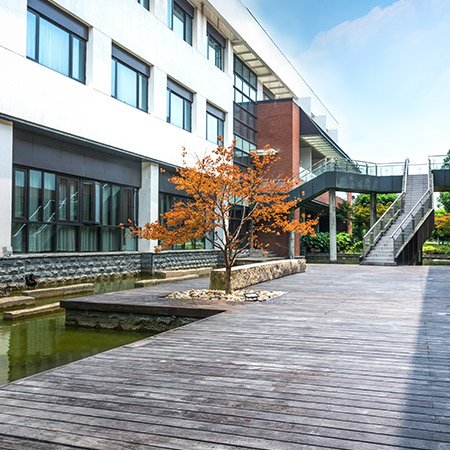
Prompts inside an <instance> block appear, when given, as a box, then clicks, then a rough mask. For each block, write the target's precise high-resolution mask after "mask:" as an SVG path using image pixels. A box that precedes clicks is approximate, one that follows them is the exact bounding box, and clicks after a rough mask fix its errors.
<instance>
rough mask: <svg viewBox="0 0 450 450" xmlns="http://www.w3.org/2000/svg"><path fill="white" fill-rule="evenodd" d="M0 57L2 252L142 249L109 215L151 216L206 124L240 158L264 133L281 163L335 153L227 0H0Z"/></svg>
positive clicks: (278, 63)
mask: <svg viewBox="0 0 450 450" xmlns="http://www.w3.org/2000/svg"><path fill="white" fill-rule="evenodd" d="M0 67H1V68H2V70H0V86H1V95H0V152H1V157H2V165H1V167H0V184H1V192H2V201H1V206H0V208H1V214H0V250H2V252H3V253H4V254H10V253H11V250H12V254H13V255H16V254H17V255H30V254H43V253H45V254H49V253H50V254H52V253H64V254H66V253H71V252H78V253H79V252H82V253H84V252H104V253H108V252H120V251H141V252H148V251H152V250H153V248H154V246H155V244H156V243H155V242H151V241H139V242H136V241H134V240H130V239H124V237H123V232H122V230H121V228H120V226H119V224H120V223H127V221H128V219H130V220H132V221H133V222H134V223H137V224H139V225H141V226H142V225H144V224H145V223H146V222H151V221H154V220H157V219H158V217H159V214H160V213H161V212H164V211H166V210H167V209H168V208H170V205H171V204H172V203H173V202H174V201H175V200H176V198H177V196H179V192H177V191H175V190H174V189H173V187H172V186H171V184H170V183H169V182H168V178H170V175H171V174H173V173H175V170H176V167H178V166H180V165H181V163H182V160H181V154H182V149H183V147H184V148H186V149H187V151H188V158H191V159H193V158H194V157H195V155H203V154H205V153H207V152H209V151H211V149H213V148H214V146H215V145H217V137H218V136H222V137H223V139H224V142H225V144H226V145H228V144H230V143H231V142H232V140H233V139H235V140H236V148H235V152H236V153H235V155H236V162H237V163H238V164H240V165H243V166H246V165H248V164H249V152H250V151H251V150H253V149H256V148H258V147H260V146H263V145H265V144H269V145H271V146H272V147H276V148H278V147H281V149H282V153H281V156H282V161H281V164H282V165H283V170H289V171H292V172H294V173H295V172H296V171H298V170H299V169H300V167H309V166H310V165H311V164H313V163H314V161H316V160H319V159H321V158H323V157H327V156H330V154H332V155H333V156H337V157H346V155H345V154H343V153H342V152H341V151H340V149H339V148H338V146H337V145H336V144H335V140H336V136H337V135H336V128H337V122H336V121H335V119H334V118H333V117H332V115H331V114H330V113H329V112H328V111H327V110H326V108H325V106H324V105H323V103H322V102H321V101H320V99H319V98H317V97H316V95H315V94H314V92H313V91H312V90H311V89H310V87H309V86H308V85H307V84H306V82H305V81H304V80H303V78H302V77H301V76H300V74H299V73H298V72H297V71H296V70H295V68H294V67H293V65H292V64H291V63H290V62H289V61H288V60H287V59H286V57H285V56H284V55H283V53H282V52H281V51H280V49H279V48H278V47H277V46H276V44H275V43H274V42H273V41H272V40H271V39H270V37H269V36H268V35H267V33H266V32H265V31H264V30H263V28H262V27H261V26H260V24H259V23H258V22H257V20H256V19H255V18H254V17H253V15H252V14H251V12H250V11H249V10H248V9H246V8H245V6H244V5H243V4H242V3H241V2H240V1H239V0H226V1H225V0H210V1H197V0H189V1H188V0H90V1H78V0H52V1H50V0H3V1H2V2H1V4H0ZM277 111H278V112H277ZM283 114H285V115H286V116H283ZM274 117H275V118H274ZM286 117H289V124H290V125H289V126H290V129H291V131H290V136H291V138H290V140H286V139H284V137H283V136H282V134H283V133H280V132H279V130H280V129H281V128H283V129H284V130H285V125H286V123H287V122H286ZM327 123H328V125H327ZM303 128H304V129H305V133H303V134H302V129H303ZM330 128H331V129H332V130H330ZM277 130H278V131H277ZM311 136H312V137H311ZM314 136H315V138H314ZM283 139H284V140H283ZM323 141H326V142H327V145H325V146H324V145H323ZM330 152H331V153H330ZM280 167H281V166H280ZM161 169H164V172H161ZM179 249H180V250H195V249H198V250H201V249H205V250H208V245H207V242H206V241H205V240H198V241H195V242H188V243H186V244H184V245H181V246H179Z"/></svg>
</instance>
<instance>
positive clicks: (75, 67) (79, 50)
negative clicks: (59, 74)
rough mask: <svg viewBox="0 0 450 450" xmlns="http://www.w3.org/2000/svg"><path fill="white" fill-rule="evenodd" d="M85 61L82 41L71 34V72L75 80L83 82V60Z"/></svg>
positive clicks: (84, 49)
mask: <svg viewBox="0 0 450 450" xmlns="http://www.w3.org/2000/svg"><path fill="white" fill-rule="evenodd" d="M85 61H86V45H85V43H84V41H82V40H81V39H78V38H77V37H75V36H72V74H71V77H72V78H74V79H75V80H78V81H81V82H82V83H84V72H85V70H84V62H85Z"/></svg>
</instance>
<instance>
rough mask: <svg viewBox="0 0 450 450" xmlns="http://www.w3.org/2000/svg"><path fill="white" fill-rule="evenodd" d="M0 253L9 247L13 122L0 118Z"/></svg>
mask: <svg viewBox="0 0 450 450" xmlns="http://www.w3.org/2000/svg"><path fill="white" fill-rule="evenodd" d="M0 155H1V160H2V164H1V165H0V192H1V193H2V201H1V202H0V253H1V254H3V248H4V247H7V250H8V247H11V221H12V217H11V214H12V174H13V171H12V164H13V124H12V123H11V122H7V121H3V120H0Z"/></svg>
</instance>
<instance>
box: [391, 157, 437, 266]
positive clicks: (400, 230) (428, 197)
mask: <svg viewBox="0 0 450 450" xmlns="http://www.w3.org/2000/svg"><path fill="white" fill-rule="evenodd" d="M433 191H434V186H433V172H432V169H431V160H430V159H428V189H427V191H426V192H425V193H424V194H423V195H422V197H420V199H419V200H418V201H417V203H416V204H415V205H414V206H413V207H412V208H411V211H409V213H408V214H407V215H406V217H405V218H404V219H403V220H402V222H401V223H400V225H399V226H398V227H397V228H396V229H395V231H394V232H393V233H392V235H391V238H392V241H393V242H392V243H393V249H394V258H396V257H397V256H398V255H399V254H400V252H401V250H402V248H403V247H404V246H405V245H406V244H407V243H408V241H409V239H410V237H411V236H414V231H415V230H416V228H417V227H418V226H419V225H420V223H421V221H422V219H423V218H424V217H425V211H424V209H423V207H424V206H425V205H426V203H427V202H428V201H429V207H428V209H427V212H428V211H429V210H431V209H432V208H433ZM420 208H421V210H422V214H421V216H420V217H419V220H418V221H417V214H416V212H417V213H418V212H420ZM409 219H410V220H409ZM409 223H412V224H413V228H412V230H411V233H410V235H409V236H408V239H406V240H405V236H404V231H405V229H406V227H407V224H409ZM400 235H401V236H402V246H401V247H400V248H399V250H398V251H396V247H397V245H396V244H397V240H398V238H399V236H400Z"/></svg>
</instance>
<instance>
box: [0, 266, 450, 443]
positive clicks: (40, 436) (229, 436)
mask: <svg viewBox="0 0 450 450" xmlns="http://www.w3.org/2000/svg"><path fill="white" fill-rule="evenodd" d="M190 283H191V282H189V284H186V286H188V285H190ZM201 284H206V280H196V287H201ZM182 286H183V285H180V284H178V285H177V289H178V288H181V287H182ZM260 286H261V287H262V288H264V289H273V290H284V291H285V292H286V294H285V295H284V296H283V297H280V298H278V299H275V300H272V301H270V302H267V303H254V304H253V303H251V304H247V305H245V306H244V307H243V308H238V309H233V310H229V311H227V312H224V313H222V314H219V315H215V316H212V317H208V318H207V319H204V320H202V321H199V322H197V323H194V324H190V325H187V326H185V327H181V328H178V329H176V330H172V331H169V332H166V333H163V334H160V335H157V336H154V337H152V338H148V339H146V340H143V341H140V342H137V343H134V344H130V345H126V346H124V347H121V348H118V349H114V350H111V351H108V352H106V353H102V354H98V355H96V356H93V357H90V358H87V359H84V360H81V361H78V362H75V363H72V364H69V365H67V366H63V367H60V368H57V369H53V370H50V371H47V372H45V373H41V374H38V375H34V376H32V377H29V378H27V379H23V380H20V381H17V382H14V383H11V384H9V385H6V386H4V387H2V388H1V389H0V448H1V449H2V450H3V449H5V450H6V449H21V450H22V449H28V448H30V449H31V448H33V449H45V450H53V449H74V448H76V449H105V450H106V449H108V450H116V449H117V450H124V449H146V450H147V449H155V450H156V449H158V450H161V449H178V450H206V449H208V450H219V449H220V450H228V449H240V450H243V449H265V450H278V449H280V450H295V449H313V448H329V449H355V450H361V449H377V450H379V449H393V448H408V449H411V448H413V449H450V401H449V400H450V389H449V388H450V375H449V367H450V348H449V342H450V267H445V266H442V267H371V266H363V267H361V266H352V265H339V266H337V265H309V266H308V268H307V272H306V273H304V274H297V275H292V276H290V277H286V278H283V279H279V280H274V281H271V282H268V283H264V284H262V285H260ZM156 288H157V289H155V288H145V294H146V296H147V298H150V297H155V296H156V294H157V293H158V290H160V289H162V288H161V287H156ZM166 288H168V286H167V285H166V286H164V290H166ZM142 293H144V290H140V294H139V293H138V292H137V291H130V296H139V295H141V294H142ZM107 295H109V296H110V297H111V298H114V297H115V296H114V295H113V294H107ZM120 295H124V293H123V292H122V293H120Z"/></svg>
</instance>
